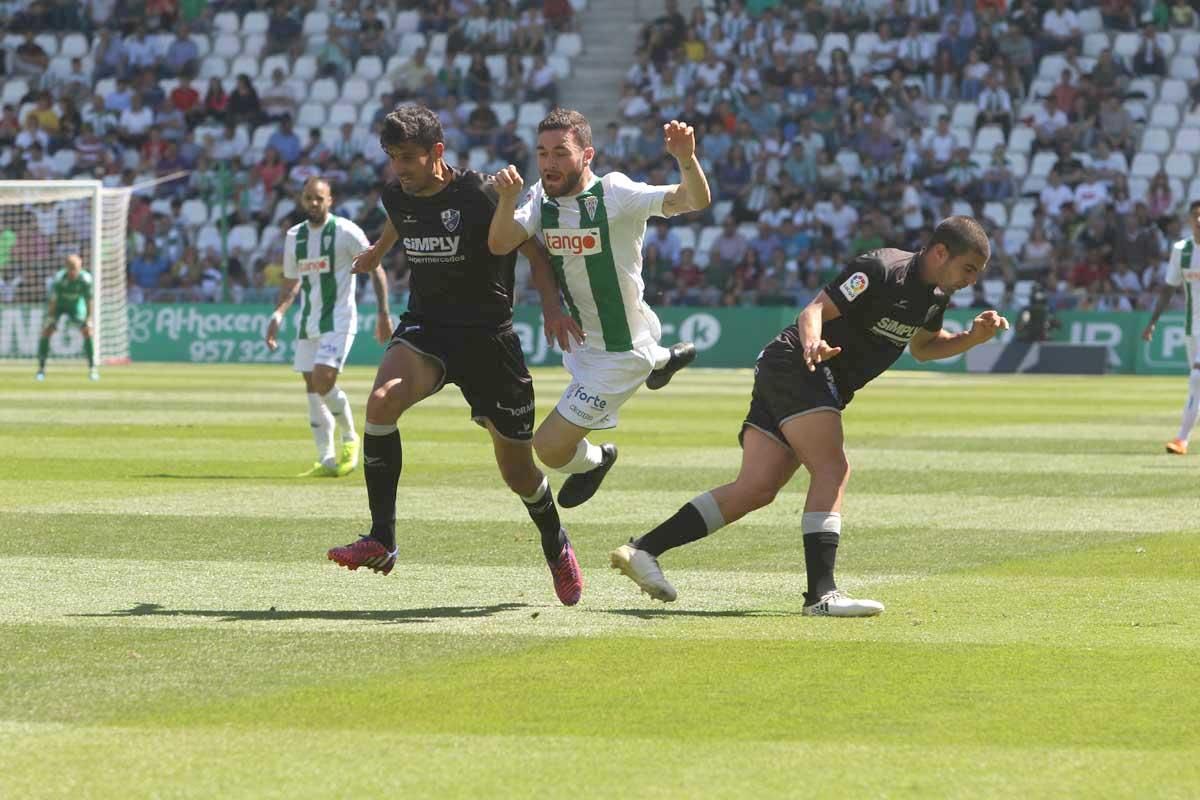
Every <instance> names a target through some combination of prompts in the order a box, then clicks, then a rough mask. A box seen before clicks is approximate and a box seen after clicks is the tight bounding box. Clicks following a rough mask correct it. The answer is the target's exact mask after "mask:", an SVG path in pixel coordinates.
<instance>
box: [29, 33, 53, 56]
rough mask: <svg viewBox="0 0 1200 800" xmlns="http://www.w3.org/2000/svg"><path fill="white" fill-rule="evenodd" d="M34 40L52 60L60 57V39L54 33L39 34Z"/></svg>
mask: <svg viewBox="0 0 1200 800" xmlns="http://www.w3.org/2000/svg"><path fill="white" fill-rule="evenodd" d="M33 40H34V41H35V42H37V43H38V44H39V45H40V46H41V48H42V49H43V50H45V51H46V55H48V56H50V57H51V58H54V57H55V56H56V55H58V37H57V36H55V35H54V34H53V33H39V34H38V35H37V36H35V37H33Z"/></svg>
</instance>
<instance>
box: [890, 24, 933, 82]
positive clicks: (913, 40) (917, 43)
mask: <svg viewBox="0 0 1200 800" xmlns="http://www.w3.org/2000/svg"><path fill="white" fill-rule="evenodd" d="M897 56H898V63H899V65H900V68H901V69H902V70H904V72H905V74H906V75H923V74H924V73H925V72H926V71H928V69H929V67H930V65H931V64H932V63H933V42H931V41H930V40H928V39H926V38H925V37H924V36H923V35H922V34H921V24H920V23H919V22H918V21H917V20H916V19H913V20H912V21H911V22H909V23H908V33H907V34H906V35H905V36H904V38H903V39H901V40H900V46H899V48H898V52H897Z"/></svg>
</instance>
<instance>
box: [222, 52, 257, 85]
mask: <svg viewBox="0 0 1200 800" xmlns="http://www.w3.org/2000/svg"><path fill="white" fill-rule="evenodd" d="M258 64H259V62H258V59H257V58H255V57H254V56H238V57H237V58H235V59H234V60H233V63H232V64H230V65H229V72H230V74H231V75H248V76H249V77H250V79H251V80H253V79H254V78H257V77H258Z"/></svg>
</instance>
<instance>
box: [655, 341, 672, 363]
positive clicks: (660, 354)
mask: <svg viewBox="0 0 1200 800" xmlns="http://www.w3.org/2000/svg"><path fill="white" fill-rule="evenodd" d="M651 349H652V350H653V351H654V368H655V369H662V368H663V367H665V366H666V365H667V362H668V361H670V360H671V351H670V350H668V349H667V348H665V347H663V346H662V345H661V344H656V345H653V346H652V347H651Z"/></svg>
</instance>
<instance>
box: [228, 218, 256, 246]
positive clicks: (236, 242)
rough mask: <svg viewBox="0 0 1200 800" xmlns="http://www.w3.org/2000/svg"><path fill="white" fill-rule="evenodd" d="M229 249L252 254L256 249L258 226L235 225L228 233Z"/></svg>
mask: <svg viewBox="0 0 1200 800" xmlns="http://www.w3.org/2000/svg"><path fill="white" fill-rule="evenodd" d="M228 244H229V249H230V250H231V251H232V250H241V251H242V252H243V253H253V252H254V250H255V248H257V247H258V226H256V225H235V226H234V227H233V228H232V229H230V231H229V240H228Z"/></svg>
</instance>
